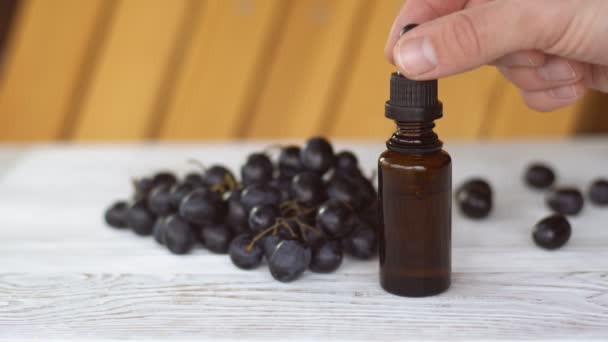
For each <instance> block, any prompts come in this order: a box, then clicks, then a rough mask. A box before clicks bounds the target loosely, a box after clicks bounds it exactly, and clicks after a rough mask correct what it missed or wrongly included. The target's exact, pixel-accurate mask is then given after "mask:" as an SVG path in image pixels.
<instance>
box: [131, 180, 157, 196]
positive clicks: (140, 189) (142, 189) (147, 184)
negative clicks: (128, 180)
mask: <svg viewBox="0 0 608 342" xmlns="http://www.w3.org/2000/svg"><path fill="white" fill-rule="evenodd" d="M133 186H134V188H135V195H134V196H133V198H134V199H135V200H136V201H139V200H143V199H146V198H147V197H148V194H149V193H150V191H152V188H153V187H154V184H153V183H152V179H151V178H141V179H137V180H134V181H133Z"/></svg>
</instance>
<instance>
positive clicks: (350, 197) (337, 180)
mask: <svg viewBox="0 0 608 342" xmlns="http://www.w3.org/2000/svg"><path fill="white" fill-rule="evenodd" d="M327 196H328V197H329V198H330V199H333V200H336V201H339V202H343V203H347V204H349V205H350V206H351V207H352V208H360V207H362V199H361V197H360V193H359V189H357V185H356V184H355V183H354V181H352V180H351V179H350V178H349V177H346V176H344V175H339V174H334V175H333V177H332V178H331V179H330V180H329V183H328V184H327Z"/></svg>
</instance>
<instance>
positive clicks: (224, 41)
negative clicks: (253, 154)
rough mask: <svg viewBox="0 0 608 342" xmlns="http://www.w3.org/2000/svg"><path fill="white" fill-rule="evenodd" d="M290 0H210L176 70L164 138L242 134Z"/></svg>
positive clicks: (164, 120) (217, 136)
mask: <svg viewBox="0 0 608 342" xmlns="http://www.w3.org/2000/svg"><path fill="white" fill-rule="evenodd" d="M290 4H291V1H284V0H238V1H237V0H229V1H207V2H206V3H205V6H201V7H200V9H199V10H198V11H197V13H196V21H197V26H196V28H195V30H194V33H193V37H192V39H191V41H190V46H189V47H188V48H187V49H186V52H185V53H186V57H185V60H184V63H183V66H182V67H181V68H179V69H178V70H175V72H176V73H178V77H177V80H176V85H175V89H174V92H173V94H174V97H173V98H172V99H171V101H170V103H169V105H168V108H167V110H166V114H165V115H164V118H163V120H162V126H161V127H160V128H159V136H160V138H162V139H196V138H226V137H236V136H238V135H239V132H240V130H241V125H242V124H243V121H244V120H246V119H247V118H248V117H249V116H250V115H251V108H249V107H250V106H251V104H252V103H253V101H254V98H255V96H256V95H257V94H258V89H259V88H260V87H261V85H262V84H263V82H264V78H265V73H266V71H267V68H268V67H269V66H270V64H271V60H270V56H271V54H272V51H273V46H274V45H275V41H276V40H277V39H278V37H280V34H281V32H280V30H281V27H280V26H281V23H283V21H284V19H283V17H284V16H285V11H286V10H287V8H288V7H289V6H290Z"/></svg>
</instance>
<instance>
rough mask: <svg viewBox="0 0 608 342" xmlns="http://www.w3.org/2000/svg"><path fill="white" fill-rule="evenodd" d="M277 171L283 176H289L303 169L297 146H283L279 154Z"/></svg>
mask: <svg viewBox="0 0 608 342" xmlns="http://www.w3.org/2000/svg"><path fill="white" fill-rule="evenodd" d="M278 164H279V173H280V175H281V177H283V178H291V177H293V176H295V175H297V174H298V173H300V172H302V171H303V170H304V166H303V165H302V161H301V160H300V148H299V147H298V146H285V147H283V148H282V149H281V153H280V154H279V161H278Z"/></svg>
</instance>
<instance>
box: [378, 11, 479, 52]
mask: <svg viewBox="0 0 608 342" xmlns="http://www.w3.org/2000/svg"><path fill="white" fill-rule="evenodd" d="M480 1H488V0H407V1H406V2H405V4H404V5H403V6H402V7H401V10H399V14H398V15H397V18H395V21H394V22H393V26H392V27H391V31H390V33H389V35H388V40H387V42H386V46H385V47H384V55H385V56H386V59H387V60H388V61H389V62H391V63H393V64H394V62H393V48H394V47H395V44H396V43H397V40H399V31H401V28H402V27H403V26H405V25H407V24H422V23H424V22H427V21H429V20H433V19H435V18H439V17H442V16H444V15H447V14H450V13H453V12H456V11H459V10H461V9H463V8H465V7H466V6H467V4H468V3H470V2H480Z"/></svg>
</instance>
